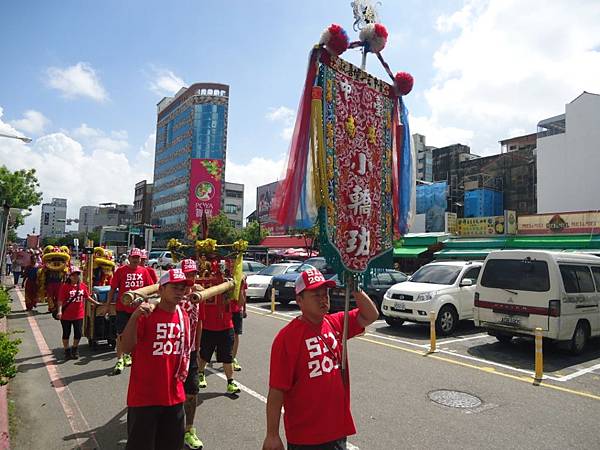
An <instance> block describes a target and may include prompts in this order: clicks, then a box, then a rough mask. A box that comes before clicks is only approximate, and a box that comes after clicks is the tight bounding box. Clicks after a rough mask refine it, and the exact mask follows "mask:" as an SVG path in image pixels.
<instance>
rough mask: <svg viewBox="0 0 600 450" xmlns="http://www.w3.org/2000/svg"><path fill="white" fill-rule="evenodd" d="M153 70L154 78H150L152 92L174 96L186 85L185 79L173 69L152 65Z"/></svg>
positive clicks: (163, 95) (164, 95) (162, 95)
mask: <svg viewBox="0 0 600 450" xmlns="http://www.w3.org/2000/svg"><path fill="white" fill-rule="evenodd" d="M151 70H152V75H151V78H152V79H151V80H150V84H149V88H150V90H151V91H152V92H154V93H155V94H157V95H160V96H161V97H168V96H172V95H173V94H175V93H177V91H178V90H179V89H181V88H182V87H184V86H185V82H184V81H183V79H182V78H181V77H178V76H177V75H175V73H174V72H173V71H171V70H168V69H161V68H158V67H152V68H151Z"/></svg>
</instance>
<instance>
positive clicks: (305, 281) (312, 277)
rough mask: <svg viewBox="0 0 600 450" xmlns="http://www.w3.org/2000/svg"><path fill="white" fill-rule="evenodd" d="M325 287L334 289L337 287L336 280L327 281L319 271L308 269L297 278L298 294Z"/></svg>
mask: <svg viewBox="0 0 600 450" xmlns="http://www.w3.org/2000/svg"><path fill="white" fill-rule="evenodd" d="M321 286H325V287H328V288H332V287H335V286H336V283H335V280H326V279H325V277H324V276H323V274H322V273H321V271H320V270H319V269H308V270H305V271H304V272H302V273H301V274H300V276H299V277H298V278H296V294H300V293H301V292H302V291H304V290H308V291H310V290H312V289H317V288H320V287H321Z"/></svg>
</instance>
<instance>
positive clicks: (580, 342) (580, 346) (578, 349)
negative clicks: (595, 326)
mask: <svg viewBox="0 0 600 450" xmlns="http://www.w3.org/2000/svg"><path fill="white" fill-rule="evenodd" d="M589 337H590V330H589V327H588V324H587V322H583V321H579V322H577V326H576V327H575V331H574V332H573V337H572V338H571V345H570V351H571V354H573V355H581V354H582V353H583V351H584V350H585V346H586V344H587V341H588V338H589Z"/></svg>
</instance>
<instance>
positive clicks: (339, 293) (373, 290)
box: [329, 269, 408, 312]
mask: <svg viewBox="0 0 600 450" xmlns="http://www.w3.org/2000/svg"><path fill="white" fill-rule="evenodd" d="M407 278H408V275H406V274H404V273H402V272H397V271H395V270H391V269H375V270H374V273H373V275H372V277H371V283H370V284H369V285H368V286H367V287H366V288H365V292H366V293H367V295H368V296H369V297H371V300H373V302H374V303H375V305H376V306H377V309H378V310H379V311H381V302H382V301H383V295H384V294H385V293H386V291H387V290H388V289H389V288H390V287H392V286H393V285H394V284H397V283H402V282H403V281H406V280H407ZM336 281H337V279H336ZM345 295H346V288H345V287H344V286H343V285H341V284H339V282H338V286H337V287H335V288H332V289H331V290H330V291H329V302H330V307H329V310H330V311H332V312H333V311H343V310H344V302H345ZM352 308H356V302H355V301H354V299H353V298H352V296H350V309H352Z"/></svg>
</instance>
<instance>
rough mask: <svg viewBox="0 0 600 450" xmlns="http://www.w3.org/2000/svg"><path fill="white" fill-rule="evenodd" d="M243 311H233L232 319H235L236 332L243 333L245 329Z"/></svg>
mask: <svg viewBox="0 0 600 450" xmlns="http://www.w3.org/2000/svg"><path fill="white" fill-rule="evenodd" d="M242 314H243V313H242V312H241V311H238V312H234V313H231V320H233V332H234V333H235V334H242V331H243V322H242V321H243V320H244V319H243V318H242Z"/></svg>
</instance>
